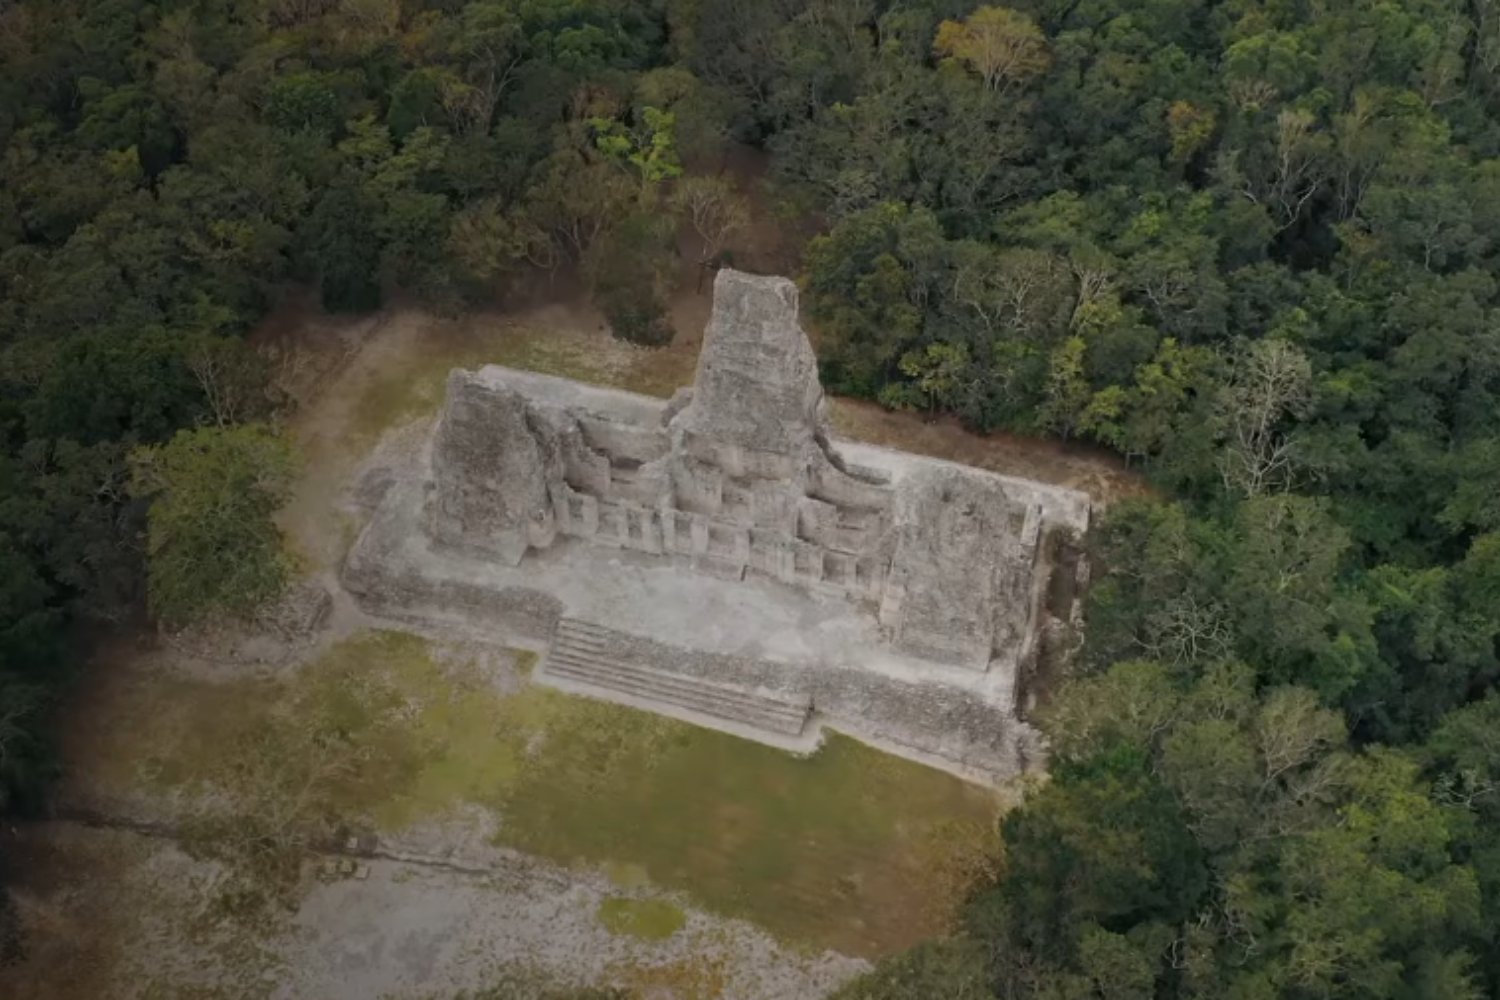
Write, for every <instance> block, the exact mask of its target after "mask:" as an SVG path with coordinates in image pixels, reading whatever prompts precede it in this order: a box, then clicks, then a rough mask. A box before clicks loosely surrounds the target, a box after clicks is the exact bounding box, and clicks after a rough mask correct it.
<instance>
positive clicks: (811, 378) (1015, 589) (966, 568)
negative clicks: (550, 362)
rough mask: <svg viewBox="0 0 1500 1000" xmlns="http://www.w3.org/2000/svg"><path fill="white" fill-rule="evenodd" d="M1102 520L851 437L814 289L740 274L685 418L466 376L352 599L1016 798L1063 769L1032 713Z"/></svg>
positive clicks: (394, 491) (1066, 496) (410, 472)
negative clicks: (1025, 783)
mask: <svg viewBox="0 0 1500 1000" xmlns="http://www.w3.org/2000/svg"><path fill="white" fill-rule="evenodd" d="M1088 518H1089V503H1088V499H1087V497H1086V496H1085V495H1083V494H1081V493H1078V492H1076V491H1072V490H1066V489H1061V488H1058V487H1053V486H1049V485H1046V484H1042V483H1037V482H1032V481H1029V480H1023V479H1017V478H1013V477H1006V476H998V475H994V474H992V473H989V472H984V471H981V470H977V469H973V468H970V467H967V466H962V465H957V464H954V463H949V462H943V461H939V460H936V459H929V458H925V457H921V456H916V455H911V454H906V453H902V452H896V451H891V450H889V449H884V448H877V447H872V446H869V445H863V444H858V443H855V442H851V441H844V440H839V439H837V438H836V437H834V436H833V435H832V434H831V433H830V432H829V430H828V428H827V426H826V423H825V422H824V421H823V418H822V407H821V389H820V387H818V385H817V381H816V375H815V369H814V368H813V363H812V361H811V350H810V348H808V346H807V342H806V338H805V335H803V334H802V332H801V330H800V328H799V327H797V325H796V290H795V287H794V286H792V285H791V284H790V283H789V282H785V281H782V280H780V279H767V278H754V277H751V276H748V275H738V274H736V273H734V272H724V273H721V275H720V278H719V281H718V283H717V285H716V296H715V312H714V320H713V322H712V323H711V324H710V328H709V331H708V336H707V339H706V341H705V346H704V351H703V355H702V359H701V360H700V366H699V373H698V379H697V382H696V384H695V387H694V388H693V389H692V390H690V391H685V392H683V393H680V394H679V396H677V397H674V399H673V400H672V401H663V400H658V399H653V398H650V397H645V396H638V395H634V394H631V393H625V392H619V391H616V390H610V389H604V388H599V387H595V386H588V385H583V384H580V383H576V382H571V381H568V380H565V379H557V378H552V377H549V376H544V375H537V374H534V373H528V372H519V371H513V370H510V369H505V368H499V367H494V366H490V367H486V368H483V369H480V370H479V371H477V372H455V373H454V374H453V376H452V377H450V380H449V392H448V403H447V405H446V407H445V410H444V413H443V415H442V418H441V419H440V421H439V423H438V425H437V426H436V428H435V429H434V432H433V434H432V436H431V439H430V441H429V443H428V446H427V448H426V449H425V450H424V451H423V452H422V453H420V454H419V455H417V456H416V457H415V458H414V459H413V461H412V465H411V467H410V468H406V469H397V470H390V486H389V488H388V489H387V490H386V492H385V495H384V497H383V499H382V500H381V501H380V502H379V504H378V506H377V508H376V509H375V512H374V514H373V516H372V518H371V520H370V522H369V523H368V524H367V526H366V527H365V529H364V531H363V532H362V533H361V535H360V537H359V539H358V540H357V542H356V544H355V546H354V548H353V550H352V551H351V553H350V556H349V559H348V561H347V563H346V566H345V572H344V581H345V584H346V586H347V587H348V589H349V590H350V591H351V592H352V593H353V594H354V595H355V596H356V597H357V598H358V599H359V600H360V602H361V603H362V604H363V605H364V606H365V607H366V608H367V609H369V610H371V611H372V612H375V613H377V614H381V615H385V616H390V617H397V618H414V619H419V620H421V621H423V622H425V623H428V624H433V623H437V624H445V623H446V624H452V625H454V626H458V627H462V628H465V629H479V630H482V631H485V632H489V633H491V634H493V635H495V636H496V637H498V638H500V639H502V640H503V641H506V642H511V643H516V644H523V645H529V646H531V647H533V648H535V649H537V650H538V651H541V652H544V653H545V658H544V660H543V662H542V664H541V666H540V668H539V673H538V675H537V676H538V679H539V680H541V681H543V682H547V683H554V684H556V685H557V686H559V687H564V688H567V689H568V690H575V691H578V692H579V693H587V694H590V695H592V696H596V697H606V698H611V699H613V700H616V701H621V702H624V703H627V704H633V705H637V706H638V707H646V708H650V709H652V710H656V711H661V712H663V713H664V714H670V715H675V716H677V717H680V718H686V719H688V720H689V721H693V722H697V723H700V724H703V725H710V726H715V727H717V728H721V729H725V730H726V731H729V732H733V733H735V734H736V735H741V736H746V737H748V738H753V739H760V740H762V741H763V742H767V743H769V744H771V745H775V746H782V747H786V748H788V749H794V750H807V749H811V748H812V746H815V745H816V741H817V739H818V735H819V734H820V733H821V731H822V729H823V728H824V727H832V728H835V729H838V730H840V731H843V732H847V733H849V734H850V735H853V736H856V737H858V738H861V739H864V740H866V741H868V742H871V743H874V744H876V745H878V746H881V747H883V748H886V749H889V750H892V751H894V752H897V753H902V754H904V755H906V756H909V757H913V758H915V759H918V760H922V761H924V762H926V763H931V764H935V765H938V766H942V767H945V768H948V769H950V770H953V771H955V772H957V773H960V774H963V775H964V776H966V777H970V778H976V779H979V780H985V781H998V780H1002V779H1004V778H1007V777H1010V776H1012V775H1014V774H1016V773H1019V772H1021V771H1024V770H1026V769H1028V768H1029V767H1031V766H1032V765H1034V764H1036V763H1038V762H1039V761H1040V757H1041V748H1040V745H1039V742H1038V738H1037V735H1036V733H1035V732H1034V731H1033V730H1032V729H1031V727H1030V726H1028V725H1026V724H1025V722H1024V721H1022V720H1021V719H1020V718H1019V713H1018V711H1017V688H1018V685H1019V684H1020V683H1021V682H1022V681H1023V679H1024V676H1025V674H1026V671H1028V670H1029V669H1030V668H1031V666H1032V664H1034V663H1035V661H1036V659H1037V657H1038V656H1039V655H1040V654H1041V652H1042V646H1043V644H1044V643H1045V642H1046V641H1047V639H1048V637H1049V636H1051V635H1053V634H1054V633H1056V632H1058V631H1066V630H1067V629H1070V628H1072V627H1074V626H1075V625H1076V623H1077V609H1076V594H1077V592H1078V590H1079V588H1080V586H1081V585H1082V583H1083V575H1084V571H1083V569H1082V562H1081V556H1080V552H1079V548H1078V545H1079V542H1080V540H1081V537H1082V535H1083V533H1084V532H1085V531H1086V530H1087V526H1088ZM1058 595H1065V596H1064V597H1059V596H1058Z"/></svg>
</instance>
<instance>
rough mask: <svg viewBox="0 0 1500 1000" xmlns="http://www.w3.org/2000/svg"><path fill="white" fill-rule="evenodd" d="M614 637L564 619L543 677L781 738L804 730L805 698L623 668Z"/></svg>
mask: <svg viewBox="0 0 1500 1000" xmlns="http://www.w3.org/2000/svg"><path fill="white" fill-rule="evenodd" d="M613 635H614V633H612V632H611V631H610V630H609V629H607V628H604V627H603V626H600V625H591V624H589V623H588V622H581V621H578V620H577V619H574V618H564V619H562V620H561V621H559V622H558V624H557V631H556V633H555V634H554V635H553V639H552V647H551V649H549V650H548V652H547V658H546V660H545V661H544V662H543V664H542V668H541V672H542V673H543V674H544V675H547V676H549V677H551V678H554V679H557V680H561V681H564V682H567V683H569V684H575V685H582V686H585V687H589V688H596V689H602V690H603V691H605V692H613V693H616V694H622V695H626V696H629V697H631V698H634V699H639V700H641V701H644V702H648V703H656V704H664V705H670V706H673V707H675V708H678V709H685V710H687V711H689V712H696V713H700V714H702V715H709V716H713V717H714V718H716V719H724V720H727V721H729V722H735V723H739V724H740V725H744V726H749V727H751V728H752V729H759V730H764V731H767V732H772V733H777V734H779V735H782V736H800V735H801V734H802V731H803V729H804V728H805V727H806V725H807V717H808V715H809V713H810V712H811V710H812V708H811V705H810V704H809V701H808V700H807V699H805V698H804V699H802V700H801V701H794V700H791V699H787V698H779V697H775V696H772V695H765V694H757V693H755V692H753V691H747V690H745V689H743V688H737V687H731V686H729V685H727V684H719V683H716V682H714V681H706V680H702V679H700V678H697V677H689V676H686V675H683V674H672V673H667V672H665V671H662V670H654V669H651V668H649V667H642V666H638V665H636V664H634V663H625V662H623V661H621V660H618V659H616V658H615V657H614V656H613V655H612V653H611V648H612V647H613V646H614V645H615V644H614V643H613V642H612V641H611V637H612V636H613Z"/></svg>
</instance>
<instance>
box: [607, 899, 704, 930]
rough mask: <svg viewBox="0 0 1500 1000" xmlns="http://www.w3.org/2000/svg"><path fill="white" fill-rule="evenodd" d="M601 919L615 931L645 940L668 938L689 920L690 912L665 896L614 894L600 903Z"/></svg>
mask: <svg viewBox="0 0 1500 1000" xmlns="http://www.w3.org/2000/svg"><path fill="white" fill-rule="evenodd" d="M599 922H600V923H602V924H603V925H604V926H605V927H608V928H609V930H610V933H612V934H626V935H629V936H630V937H637V938H640V939H641V940H643V941H665V940H666V939H667V938H669V937H671V936H672V935H673V934H676V933H677V932H678V931H680V930H682V928H683V925H685V924H686V923H687V914H685V913H683V912H682V910H681V908H679V907H677V906H673V905H672V904H671V903H669V902H667V901H666V900H665V899H630V898H628V897H625V896H611V897H610V898H609V899H606V900H604V902H602V903H600V904H599Z"/></svg>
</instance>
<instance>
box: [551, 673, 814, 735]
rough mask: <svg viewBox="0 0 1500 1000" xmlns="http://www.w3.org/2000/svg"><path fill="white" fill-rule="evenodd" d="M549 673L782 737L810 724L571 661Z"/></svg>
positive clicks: (600, 689)
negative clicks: (606, 675)
mask: <svg viewBox="0 0 1500 1000" xmlns="http://www.w3.org/2000/svg"><path fill="white" fill-rule="evenodd" d="M546 673H547V675H548V676H549V677H551V678H553V679H554V680H563V681H569V682H572V683H574V684H578V685H580V686H582V687H585V688H592V689H595V690H598V691H601V692H613V693H615V694H622V695H629V696H632V697H634V698H638V699H640V701H641V702H643V703H645V705H648V706H649V705H660V706H662V707H664V708H665V707H673V708H678V709H686V710H689V711H691V712H694V713H697V714H699V715H707V716H711V717H713V718H716V719H724V720H725V721H728V722H735V723H739V724H740V725H742V726H745V727H746V728H749V729H754V730H758V731H760V732H765V733H774V734H777V735H780V736H800V735H802V731H803V729H804V728H805V726H806V722H805V720H789V719H786V718H784V717H782V716H773V715H763V714H760V713H756V712H751V711H749V710H747V709H745V708H743V707H741V706H737V705H729V704H726V703H724V702H723V701H720V700H718V699H715V698H711V697H695V696H688V695H684V694H682V693H681V692H664V691H662V690H661V689H660V688H658V687H655V686H653V685H650V684H637V683H635V682H631V681H623V680H620V679H617V678H604V677H601V676H600V675H599V674H598V673H596V672H594V671H590V670H580V669H578V668H576V667H575V666H573V665H571V664H554V665H552V666H549V667H548V669H547V671H546Z"/></svg>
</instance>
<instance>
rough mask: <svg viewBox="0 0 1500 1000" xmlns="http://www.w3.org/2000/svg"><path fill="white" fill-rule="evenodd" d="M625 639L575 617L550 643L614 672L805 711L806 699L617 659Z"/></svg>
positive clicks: (565, 621) (562, 625) (561, 626)
mask: <svg viewBox="0 0 1500 1000" xmlns="http://www.w3.org/2000/svg"><path fill="white" fill-rule="evenodd" d="M627 639H628V637H627V636H624V635H622V634H621V633H618V632H615V631H613V630H611V629H608V628H605V627H604V626H602V625H595V624H593V623H591V622H581V621H578V620H577V619H574V618H564V619H562V621H561V622H559V624H558V627H557V631H556V633H555V635H554V636H553V640H552V643H553V649H554V650H557V651H572V652H578V653H581V654H585V655H586V656H594V657H598V658H600V659H602V660H605V661H608V664H609V666H611V667H613V668H614V669H618V670H624V671H629V672H639V673H643V674H646V675H648V676H650V677H652V678H655V679H657V680H659V681H662V682H664V683H669V684H681V685H686V686H689V687H692V688H694V689H699V688H707V689H710V690H713V691H716V692H718V693H719V694H721V695H723V696H724V697H727V698H731V699H743V700H746V701H749V702H753V703H756V704H767V705H773V706H778V707H781V708H784V709H786V710H787V711H788V712H792V713H805V712H806V711H808V707H807V699H805V698H804V699H801V700H800V701H799V700H798V699H796V698H794V697H785V696H778V695H774V694H762V693H759V692H756V691H750V690H746V689H745V688H742V687H739V686H737V685H734V684H725V683H723V682H721V681H712V680H708V679H706V678H702V677H693V676H690V675H685V674H677V673H672V672H670V671H666V670H658V669H655V668H653V667H646V666H641V665H640V664H636V663H628V662H625V661H623V660H619V659H618V658H616V657H615V656H614V655H613V653H612V650H613V649H616V648H618V647H619V645H620V643H622V642H624V641H626V640H627Z"/></svg>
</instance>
